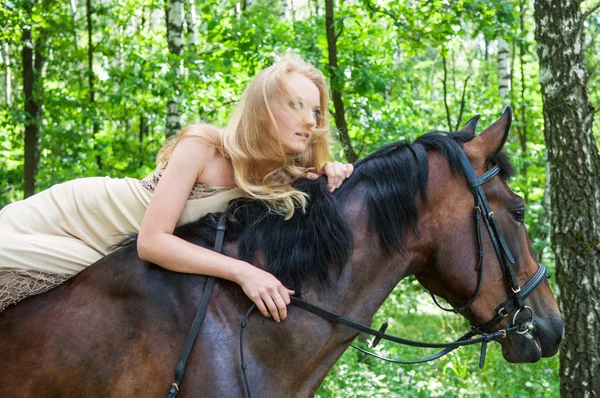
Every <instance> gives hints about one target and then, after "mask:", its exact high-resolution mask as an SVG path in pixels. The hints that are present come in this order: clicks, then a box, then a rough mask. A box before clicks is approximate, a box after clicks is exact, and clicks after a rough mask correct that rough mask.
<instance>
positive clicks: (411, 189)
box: [336, 131, 512, 254]
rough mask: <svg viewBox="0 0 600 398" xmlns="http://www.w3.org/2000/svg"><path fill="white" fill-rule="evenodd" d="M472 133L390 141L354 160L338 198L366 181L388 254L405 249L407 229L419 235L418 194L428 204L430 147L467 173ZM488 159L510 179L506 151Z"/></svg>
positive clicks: (373, 221)
mask: <svg viewBox="0 0 600 398" xmlns="http://www.w3.org/2000/svg"><path fill="white" fill-rule="evenodd" d="M473 138H475V135H473V134H469V133H464V132H456V133H444V132H437V131H434V132H430V133H427V134H424V135H422V136H420V137H418V138H417V139H416V140H415V141H414V142H413V143H412V144H411V143H410V142H409V141H406V140H404V141H398V142H395V143H392V144H389V145H386V146H384V147H382V148H380V149H378V150H377V151H375V152H373V153H371V154H370V155H369V156H367V157H365V158H364V159H361V160H359V161H358V162H356V163H355V164H354V173H353V175H352V177H351V178H350V179H349V180H348V181H346V182H344V183H343V184H342V186H341V187H340V189H338V191H337V192H336V197H337V198H338V199H339V200H344V198H346V197H347V196H348V195H349V194H350V192H351V191H352V190H353V189H354V187H356V186H357V185H358V184H366V187H367V189H366V192H367V196H366V200H367V208H368V211H369V230H370V231H372V232H376V233H377V234H378V235H379V239H380V241H381V245H382V247H383V249H384V250H385V251H386V252H387V253H388V254H392V253H394V252H398V251H401V250H402V249H403V243H404V242H405V238H406V232H407V231H409V230H410V231H412V233H413V234H414V235H415V236H418V231H417V219H418V216H419V214H418V210H417V196H418V195H420V198H421V200H423V201H424V202H425V203H427V182H428V171H429V164H428V161H427V152H428V151H430V150H437V151H438V152H440V153H441V154H442V155H443V156H444V158H446V160H447V161H448V164H449V165H450V169H451V170H452V172H453V173H456V172H457V171H458V172H460V173H462V169H461V167H460V160H459V159H460V158H459V151H462V149H461V148H462V144H464V143H465V142H468V141H470V140H472V139H473ZM455 142H456V143H458V144H459V145H458V146H457V145H455V144H454V143H455ZM488 160H489V161H490V162H491V163H494V164H498V165H499V166H500V176H501V178H503V179H505V180H507V179H508V178H510V176H511V175H512V168H511V166H510V162H509V161H508V157H507V156H506V154H504V153H503V152H498V153H497V154H496V155H494V156H493V157H492V158H490V159H488Z"/></svg>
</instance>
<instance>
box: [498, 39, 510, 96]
mask: <svg viewBox="0 0 600 398" xmlns="http://www.w3.org/2000/svg"><path fill="white" fill-rule="evenodd" d="M501 33H502V32H501ZM509 54H510V48H509V46H508V42H507V41H506V39H504V37H502V36H500V37H498V94H499V95H500V99H501V100H502V101H504V102H505V101H506V100H508V96H509V92H510V66H509V64H508V57H509ZM504 105H506V104H503V106H504Z"/></svg>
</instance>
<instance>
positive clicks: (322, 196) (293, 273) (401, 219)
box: [118, 132, 512, 293]
mask: <svg viewBox="0 0 600 398" xmlns="http://www.w3.org/2000/svg"><path fill="white" fill-rule="evenodd" d="M473 138H474V136H473V135H469V134H465V133H453V134H449V135H447V134H441V133H439V132H432V133H427V134H425V135H422V136H420V137H419V138H417V139H416V141H415V142H414V143H412V144H410V143H409V142H407V141H401V142H396V143H393V144H389V145H387V146H385V147H383V148H381V149H379V150H377V151H375V152H373V153H372V154H370V155H369V156H367V157H366V158H364V159H361V160H359V161H358V162H356V163H355V164H354V174H353V175H352V177H350V178H349V179H348V180H347V181H345V182H344V183H343V184H342V186H341V187H340V188H339V189H338V190H337V191H336V192H335V193H334V194H331V193H329V192H328V191H327V184H326V180H325V178H324V177H322V178H320V179H319V180H317V181H310V180H299V181H297V182H296V183H295V187H296V188H297V189H299V190H301V191H303V192H306V193H307V194H308V195H309V197H310V200H309V203H308V206H307V209H306V211H305V212H302V211H299V210H297V211H296V212H294V216H293V217H292V218H291V219H289V220H284V219H283V217H282V216H279V215H276V214H272V213H269V211H268V209H267V207H266V206H265V205H264V204H263V203H262V202H260V201H257V200H252V199H248V198H240V199H235V200H233V201H231V202H230V204H229V207H228V209H227V211H226V214H227V232H226V235H225V239H226V241H228V242H231V241H237V242H238V257H239V258H240V259H241V260H243V261H247V262H253V260H255V259H256V257H257V256H262V257H261V259H263V260H264V264H265V265H266V269H267V271H269V272H271V273H272V274H273V275H275V276H276V277H277V278H278V279H279V280H280V281H281V282H282V283H283V284H284V285H285V286H287V287H289V288H291V289H294V290H295V291H296V293H300V291H301V288H302V284H303V282H304V281H306V280H307V279H311V280H313V281H315V282H317V283H319V284H322V285H325V286H330V285H331V276H332V272H340V271H341V269H342V267H343V265H344V264H345V263H346V262H347V261H348V259H349V257H350V255H351V254H352V250H353V247H352V242H353V236H352V231H351V229H350V227H349V226H348V225H347V223H346V221H345V220H344V218H343V214H342V207H341V206H340V202H342V201H344V200H345V199H346V198H347V197H348V196H349V195H350V193H351V192H352V191H353V189H354V188H355V187H356V186H357V185H359V184H366V185H367V190H366V192H367V196H366V200H367V207H368V209H369V210H368V211H369V228H370V229H371V231H372V232H374V233H376V234H378V236H379V238H380V241H381V244H382V247H383V249H384V250H385V251H386V252H387V253H388V254H391V253H394V252H398V251H401V250H402V249H403V242H404V241H405V237H406V233H407V231H409V230H410V231H412V233H413V234H415V236H417V234H418V231H417V220H418V211H417V199H418V195H420V198H421V199H422V200H424V201H425V202H427V196H426V188H427V180H428V162H427V152H428V151H430V150H437V151H439V152H440V153H441V154H442V155H443V156H444V157H445V158H446V159H447V160H448V163H449V165H450V168H451V170H452V171H453V172H456V171H460V170H461V168H460V163H459V157H458V155H459V151H461V149H460V147H459V146H457V145H455V144H454V142H457V143H458V144H459V145H462V144H463V143H464V142H467V141H470V140H471V139H473ZM490 161H491V162H493V163H495V164H498V165H499V166H500V168H501V177H502V178H504V179H507V178H509V177H510V175H511V173H512V169H511V167H510V163H509V162H508V159H507V157H506V155H505V154H504V153H502V152H500V153H498V154H497V155H495V156H494V158H493V159H490ZM460 172H461V173H462V171H460ZM219 216H220V214H215V213H212V214H208V215H206V216H204V217H203V218H201V219H200V220H198V221H196V222H193V223H190V224H187V225H184V226H181V227H178V228H177V229H176V230H175V232H174V234H175V235H176V236H179V237H181V238H183V239H186V240H193V241H196V242H198V241H199V240H200V241H201V242H203V243H204V244H205V245H206V246H207V247H212V245H213V244H214V240H215V236H216V229H217V224H218V219H219ZM135 239H136V237H135V236H131V237H130V238H128V239H126V240H125V241H123V242H122V243H121V244H120V245H118V246H127V245H129V244H132V243H133V242H135Z"/></svg>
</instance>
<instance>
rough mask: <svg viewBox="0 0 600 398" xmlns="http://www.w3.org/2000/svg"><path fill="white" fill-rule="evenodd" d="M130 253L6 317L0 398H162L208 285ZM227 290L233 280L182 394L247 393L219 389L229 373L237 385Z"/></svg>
mask: <svg viewBox="0 0 600 398" xmlns="http://www.w3.org/2000/svg"><path fill="white" fill-rule="evenodd" d="M123 252H125V253H123ZM126 252H127V249H125V250H121V251H119V253H115V254H114V255H110V256H107V257H105V258H104V259H103V260H101V261H99V262H98V263H96V264H94V265H93V266H91V267H90V268H89V269H88V270H86V271H84V272H82V273H80V274H79V275H77V276H76V277H74V278H73V279H71V280H69V281H67V282H66V283H65V284H63V285H61V286H59V287H57V288H55V289H53V290H51V291H49V292H47V293H45V294H42V295H38V296H33V297H30V298H28V299H26V300H24V301H22V302H21V303H19V304H18V305H17V306H12V307H9V308H7V309H6V310H5V311H4V312H3V313H1V314H0V364H3V365H4V366H3V367H2V368H3V371H2V372H0V396H2V397H11V396H18V397H27V396H87V397H94V396H98V397H100V396H102V397H105V396H111V397H119V396H123V397H130V396H145V397H153V396H164V395H165V393H166V391H167V390H168V388H169V387H170V385H171V383H172V382H173V371H174V368H175V365H176V364H177V362H178V360H179V354H180V351H181V347H182V346H183V343H184V340H185V337H186V334H187V332H188V330H189V327H190V325H191V322H192V320H193V318H194V315H195V311H196V309H197V306H198V303H199V301H200V297H201V295H202V292H203V288H204V281H205V278H204V277H201V276H197V275H187V274H176V273H173V272H169V271H166V270H164V269H162V268H159V267H156V266H148V265H147V264H145V263H143V262H142V261H140V260H138V259H134V257H133V256H131V255H127V253H126ZM132 259H134V260H132ZM129 267H134V269H133V270H132V269H131V268H129ZM120 272H124V273H127V277H128V280H127V281H126V283H120V282H119V281H120V280H121V279H123V278H122V276H123V275H119V273H120ZM120 276H121V278H119V277H120ZM238 290H239V289H238ZM231 292H234V295H236V296H237V293H235V292H236V289H232V286H231V284H230V283H228V282H224V281H218V282H217V284H216V285H215V291H214V293H213V297H214V298H215V299H214V300H213V301H211V304H210V306H209V312H208V314H207V317H206V320H205V322H204V325H203V327H202V329H201V331H200V334H199V336H198V339H197V341H196V343H195V346H194V350H193V351H194V352H193V355H191V356H190V360H189V363H188V370H187V371H186V380H185V382H184V383H183V384H182V393H183V392H185V390H186V389H187V388H188V387H193V389H190V391H189V393H188V394H185V395H187V396H205V397H206V396H239V395H240V393H242V391H241V390H239V389H238V388H236V387H235V386H234V385H232V384H231V383H222V381H223V380H226V379H227V378H228V375H227V374H224V373H223V372H225V373H228V372H229V373H231V380H232V381H233V380H239V378H238V376H239V375H237V373H238V371H237V370H236V366H235V365H234V363H235V362H236V361H237V355H235V354H234V352H235V353H236V354H237V353H238V351H237V350H236V347H237V346H238V345H237V344H239V340H238V341H236V339H238V338H239V335H238V336H236V333H235V331H234V328H233V327H231V326H230V325H239V322H238V321H237V319H236V320H234V319H233V318H240V317H241V316H240V315H239V314H235V315H234V313H237V312H239V311H235V310H233V311H231V310H229V309H225V308H224V307H225V306H229V305H230V304H231V303H232V302H233V301H232V300H231V297H230V296H231ZM233 307H235V305H234V306H233ZM236 343H237V344H236ZM199 381H201V383H200V382H199ZM200 385H202V388H201V389H200V390H198V388H197V387H199V386H200ZM240 388H241V387H240ZM200 392H202V394H200Z"/></svg>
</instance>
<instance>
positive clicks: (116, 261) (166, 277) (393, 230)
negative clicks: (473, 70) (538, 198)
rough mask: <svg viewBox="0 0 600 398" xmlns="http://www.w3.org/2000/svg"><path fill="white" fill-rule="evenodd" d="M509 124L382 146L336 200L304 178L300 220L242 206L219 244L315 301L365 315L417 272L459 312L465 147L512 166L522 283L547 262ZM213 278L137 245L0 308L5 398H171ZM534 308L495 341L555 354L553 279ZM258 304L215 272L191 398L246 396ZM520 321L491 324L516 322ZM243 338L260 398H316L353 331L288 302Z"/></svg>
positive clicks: (516, 355) (478, 306)
mask: <svg viewBox="0 0 600 398" xmlns="http://www.w3.org/2000/svg"><path fill="white" fill-rule="evenodd" d="M510 119H511V116H510V110H508V111H507V112H505V114H504V115H503V117H502V118H501V119H500V120H498V121H497V122H496V123H494V124H493V125H492V126H490V127H488V128H487V129H486V130H485V131H484V132H483V133H481V134H480V135H479V136H477V137H476V138H474V130H475V123H476V120H472V121H471V122H470V123H469V124H468V125H467V127H465V129H463V130H462V131H461V132H458V133H455V134H453V135H451V136H447V135H442V134H437V133H430V134H426V135H424V136H422V137H420V138H418V139H417V140H416V141H415V142H414V143H413V144H408V143H398V144H394V145H391V146H387V147H385V148H383V149H382V150H379V151H377V152H375V153H373V154H371V155H370V156H369V157H367V158H366V159H363V160H362V161H360V162H358V163H357V164H356V167H355V172H354V175H353V176H352V177H351V178H350V179H349V180H348V181H347V182H345V183H344V185H343V186H342V187H341V189H340V190H339V191H337V192H336V193H335V195H331V194H329V193H327V192H326V189H325V182H324V181H323V180H320V181H316V182H310V181H306V182H301V183H300V187H301V188H302V189H304V190H306V191H307V192H308V193H309V195H310V196H311V201H310V204H309V207H308V209H307V212H306V213H302V212H296V213H297V214H296V215H295V216H294V217H293V218H292V219H291V220H288V221H283V220H282V219H281V218H279V217H276V216H268V215H265V214H264V209H263V208H262V205H260V204H259V203H258V204H257V203H252V202H250V201H248V200H238V201H237V202H236V203H234V204H232V205H231V207H230V209H229V210H228V221H229V222H228V232H227V234H226V245H225V249H224V252H225V253H226V254H228V255H230V256H235V257H238V258H243V259H245V260H247V261H251V262H253V263H254V264H255V265H256V266H258V267H263V268H267V269H268V270H270V271H271V272H273V273H274V274H275V275H276V276H278V277H279V278H280V279H281V280H282V281H284V283H285V284H286V285H288V286H290V287H293V288H296V289H297V290H296V291H297V292H298V291H299V292H302V296H303V298H304V299H305V300H306V301H308V302H311V303H314V304H317V305H319V306H321V307H324V308H327V309H330V310H332V311H334V312H337V313H340V314H344V315H345V316H346V317H348V318H351V319H355V320H357V321H360V322H362V323H369V322H370V320H371V318H372V316H373V314H374V313H375V311H377V309H378V308H379V307H380V306H381V305H382V303H383V302H384V300H385V299H386V297H387V296H388V295H389V294H390V293H391V291H392V290H393V289H394V287H395V286H396V284H397V283H398V282H399V281H400V280H402V279H403V278H404V277H406V276H408V275H411V274H415V275H416V276H417V278H418V280H419V281H420V282H421V283H422V284H423V285H424V286H425V287H426V288H427V289H429V290H430V291H431V292H433V293H435V294H436V295H439V296H441V297H443V298H445V299H446V300H447V301H448V302H450V303H451V304H452V305H454V306H460V305H461V304H464V303H465V302H467V301H468V300H469V299H470V298H471V297H472V296H473V295H474V293H475V290H476V286H477V282H478V271H477V270H476V266H477V262H478V259H479V257H478V248H477V238H476V234H475V228H476V227H475V222H474V219H473V207H474V202H473V195H472V194H471V191H470V189H469V187H468V185H467V182H466V179H465V175H464V174H463V173H462V171H461V170H460V167H458V166H457V165H458V160H457V159H458V154H457V151H460V150H461V149H460V147H458V146H457V145H455V144H454V142H458V143H460V144H461V145H462V147H463V149H464V151H465V153H466V154H467V156H468V158H469V160H470V162H471V164H472V165H473V168H474V169H475V171H476V173H477V174H478V175H481V174H483V173H484V172H485V171H486V170H488V169H489V168H490V167H491V166H492V164H498V165H499V166H500V168H501V170H502V171H501V173H500V175H499V176H497V177H494V178H492V179H491V180H490V181H489V182H487V183H486V184H485V185H484V186H483V187H484V191H485V194H486V196H487V198H488V200H489V202H490V205H491V207H492V208H493V210H494V212H495V214H496V217H497V218H498V221H499V224H500V228H501V230H502V233H503V235H504V237H505V239H506V245H507V246H508V249H510V252H511V253H512V255H513V256H514V259H515V270H516V276H517V279H518V281H519V284H520V285H521V286H522V285H523V284H524V283H525V282H526V281H528V280H529V279H530V278H531V277H532V275H533V274H534V273H535V272H536V271H537V269H538V263H537V261H536V260H535V258H534V256H533V253H532V250H531V247H530V244H529V240H528V237H527V233H526V231H525V226H524V224H523V220H522V216H523V210H524V206H525V205H524V202H523V200H522V199H521V198H520V197H518V196H517V195H515V194H514V193H512V192H511V190H510V189H509V188H508V186H507V185H506V183H505V179H506V178H507V176H508V174H509V171H510V170H509V169H510V165H509V164H508V162H507V161H506V157H505V156H504V155H503V154H502V153H501V152H500V150H501V148H502V146H503V145H504V142H505V140H506V137H507V134H508V130H509V127H510ZM451 141H452V142H451ZM451 144H452V145H451ZM216 219H217V216H216V215H209V216H207V217H205V218H203V219H202V220H200V221H198V222H196V223H194V224H191V225H188V226H184V227H182V228H180V229H178V230H177V231H176V233H177V234H178V235H179V236H182V237H184V238H185V239H188V240H190V241H192V242H195V243H197V244H202V245H205V246H209V245H210V244H211V242H213V241H214V237H215V232H214V228H215V225H216V221H215V220H216ZM483 249H484V252H485V253H486V255H485V257H484V260H483V274H482V278H483V279H482V284H481V289H480V291H479V294H478V295H477V298H476V299H475V301H474V302H473V303H472V305H470V306H469V307H468V308H467V309H465V310H464V311H462V315H464V316H465V317H466V318H467V319H468V320H469V321H471V322H472V323H473V324H483V323H486V322H487V321H489V320H490V319H492V318H494V316H495V312H494V308H495V307H496V306H497V305H498V304H499V303H502V302H504V301H505V300H506V299H507V297H508V294H507V288H506V284H505V280H504V277H503V274H502V272H501V269H500V266H499V260H498V258H497V257H496V256H495V254H494V248H493V245H492V241H491V239H490V237H489V234H488V233H487V232H485V230H484V233H483ZM205 280H206V279H205V278H204V277H202V276H198V275H187V274H177V273H173V272H169V271H167V270H164V269H162V268H160V267H157V266H154V265H151V264H147V263H145V262H143V261H141V260H140V259H139V258H138V257H137V253H136V251H135V245H130V246H129V247H125V248H122V249H120V250H118V251H116V252H114V253H113V254H111V255H109V256H106V257H105V258H104V259H102V260H100V261H99V262H97V263H96V264H94V265H92V266H90V267H89V268H88V269H87V270H85V271H83V272H81V273H80V274H79V275H77V276H76V277H74V278H72V279H71V280H69V281H67V282H66V283H65V284H63V285H61V286H59V287H57V288H55V289H53V290H51V291H49V292H47V293H44V294H41V295H39V296H33V297H30V298H28V299H26V300H24V301H23V302H21V303H19V304H18V305H16V306H13V307H10V308H8V309H6V310H5V311H4V312H3V313H2V314H0V364H2V371H1V372H0V396H2V397H38V396H44V397H53V396H62V397H65V396H73V397H75V396H77V397H84V396H85V397H107V396H111V397H131V396H136V397H155V396H156V397H162V396H165V395H166V392H167V390H168V389H169V387H170V385H171V382H172V380H173V379H172V378H173V369H174V367H175V364H176V363H177V361H178V358H179V352H180V349H181V346H182V344H183V341H184V340H185V337H186V334H187V332H188V329H189V327H190V324H191V322H192V319H193V317H194V314H195V311H196V309H197V307H198V303H199V301H200V297H201V295H202V291H203V287H204V284H205ZM526 304H527V305H528V306H530V307H531V308H532V309H533V311H534V312H535V321H534V326H533V328H532V330H530V331H529V332H527V333H524V334H512V335H509V336H508V337H506V338H505V339H502V340H501V341H500V344H501V345H502V351H503V354H504V357H505V359H506V360H508V361H510V362H535V361H537V360H539V359H540V358H541V357H549V356H552V355H554V354H555V353H556V351H557V350H558V345H559V343H560V341H561V337H562V333H563V326H562V318H561V316H560V313H559V311H558V308H557V305H556V302H555V300H554V297H553V296H552V293H551V291H550V287H549V286H548V284H547V282H545V281H544V282H543V283H542V284H541V285H540V286H539V287H538V288H537V289H536V290H535V291H534V293H533V294H532V295H531V296H530V297H529V298H527V300H526ZM249 305H250V301H249V300H248V299H247V298H246V297H245V296H244V294H243V292H242V291H241V289H239V287H238V286H237V285H235V284H233V283H230V282H227V281H217V283H216V285H215V290H214V293H213V296H212V301H211V303H210V305H209V307H208V312H207V315H206V318H205V320H204V324H203V326H202V328H201V330H200V333H199V336H198V338H197V340H196V343H195V346H194V348H193V350H192V353H191V356H190V358H189V360H188V365H187V370H186V376H185V378H184V380H183V383H182V385H181V396H184V397H185V396H188V397H189V396H197V397H240V396H244V395H245V387H244V385H243V378H242V372H241V369H240V351H239V350H240V345H239V330H240V321H241V319H242V317H243V315H244V313H245V312H246V311H247V309H248V308H249ZM511 318H512V316H508V317H507V319H505V320H504V321H503V322H501V323H500V324H499V325H497V326H495V327H494V328H493V330H498V329H500V328H504V327H507V326H509V325H510V323H511V320H510V319H511ZM244 333H245V335H244V340H245V347H244V355H245V361H246V363H247V365H248V370H247V376H248V380H249V384H250V389H251V392H252V396H256V397H263V396H268V397H281V396H311V395H312V394H313V393H314V392H315V391H316V389H317V388H318V387H319V385H320V383H321V382H322V381H323V379H324V378H325V376H326V375H327V372H328V371H329V370H330V368H331V367H332V366H333V364H334V363H335V361H336V360H337V359H338V358H339V357H340V355H341V354H342V353H343V352H344V350H346V348H347V347H348V346H349V344H350V343H351V342H352V340H353V339H354V338H355V337H356V335H357V332H356V331H354V330H351V329H348V328H345V327H343V326H341V325H336V324H333V323H331V322H329V321H326V320H323V319H321V318H318V317H316V316H315V315H313V314H310V313H307V312H304V311H302V310H301V309H299V308H296V307H294V306H290V307H289V315H288V319H287V320H286V321H285V322H282V323H281V324H277V323H275V322H273V321H272V320H271V319H268V318H264V317H262V316H260V315H259V314H258V313H254V314H252V316H251V317H250V320H249V325H248V327H247V328H246V329H245V332H244Z"/></svg>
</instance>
